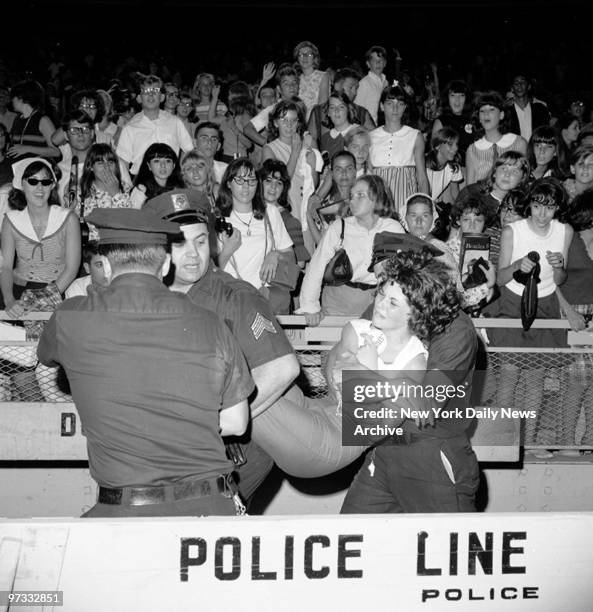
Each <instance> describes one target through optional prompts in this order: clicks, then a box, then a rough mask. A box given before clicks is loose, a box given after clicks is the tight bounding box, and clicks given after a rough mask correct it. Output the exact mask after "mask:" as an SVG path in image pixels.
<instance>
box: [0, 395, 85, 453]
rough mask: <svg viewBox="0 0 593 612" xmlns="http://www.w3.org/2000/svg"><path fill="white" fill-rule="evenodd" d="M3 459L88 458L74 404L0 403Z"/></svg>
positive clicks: (0, 442) (0, 451)
mask: <svg viewBox="0 0 593 612" xmlns="http://www.w3.org/2000/svg"><path fill="white" fill-rule="evenodd" d="M0 416H1V418H0V460H2V461H15V460H16V461H53V460H56V461H76V460H81V461H86V460H87V450H86V439H85V438H84V436H83V435H82V431H81V425H80V418H79V416H78V413H77V412H76V408H75V406H74V404H72V403H66V402H64V403H56V404H43V403H26V402H11V403H6V404H2V405H0Z"/></svg>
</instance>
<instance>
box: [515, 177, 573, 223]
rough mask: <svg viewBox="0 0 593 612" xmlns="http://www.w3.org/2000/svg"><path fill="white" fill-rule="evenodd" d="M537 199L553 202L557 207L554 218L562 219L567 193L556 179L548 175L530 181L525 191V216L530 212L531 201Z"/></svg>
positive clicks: (564, 212) (565, 207) (566, 202)
mask: <svg viewBox="0 0 593 612" xmlns="http://www.w3.org/2000/svg"><path fill="white" fill-rule="evenodd" d="M538 199H542V200H543V199H545V200H548V201H550V202H553V203H554V204H555V205H556V206H557V207H558V208H557V209H556V212H555V213H554V218H555V219H564V215H565V214H566V209H567V205H568V194H567V193H566V190H565V189H564V187H563V186H562V183H561V182H560V181H559V180H558V179H555V178H553V177H551V176H548V177H545V178H541V179H538V180H537V181H533V183H531V185H530V186H529V191H528V192H527V200H526V203H527V205H526V208H525V214H526V215H527V216H529V215H530V214H531V210H530V205H531V203H532V202H533V201H536V202H537V200H538Z"/></svg>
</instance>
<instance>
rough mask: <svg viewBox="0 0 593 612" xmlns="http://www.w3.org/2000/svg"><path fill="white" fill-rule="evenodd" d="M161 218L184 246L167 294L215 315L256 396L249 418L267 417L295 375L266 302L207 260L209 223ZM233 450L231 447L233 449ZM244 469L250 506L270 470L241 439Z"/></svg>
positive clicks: (176, 214)
mask: <svg viewBox="0 0 593 612" xmlns="http://www.w3.org/2000/svg"><path fill="white" fill-rule="evenodd" d="M159 214H160V215H161V216H163V217H164V218H167V219H171V220H173V221H175V222H176V223H179V224H180V226H181V230H182V232H183V235H184V238H185V240H184V241H183V242H180V243H177V244H174V245H173V249H172V260H173V266H172V274H171V275H170V276H171V277H172V278H170V279H168V278H166V279H165V282H168V281H170V282H171V289H172V290H174V291H179V292H181V293H186V294H187V296H188V297H189V298H190V299H191V300H192V301H193V302H194V303H195V304H198V305H199V306H202V307H204V308H206V309H208V310H210V311H211V312H215V313H216V314H217V315H218V316H219V317H220V318H221V319H222V320H223V321H224V322H225V323H226V325H227V327H228V328H229V330H230V331H231V332H232V334H233V336H234V337H235V339H236V340H237V341H238V343H239V346H240V347H241V349H242V351H243V354H244V356H245V359H246V361H247V365H248V366H249V370H250V372H251V376H252V378H253V380H254V382H255V387H256V391H255V393H254V394H253V395H252V396H251V397H250V401H249V405H250V410H251V416H252V417H257V416H258V415H260V414H261V413H263V412H264V411H266V410H267V409H268V408H269V407H270V406H271V405H272V404H273V403H274V402H275V401H276V400H277V399H278V398H279V397H280V396H281V395H282V394H283V393H284V392H285V391H286V389H287V388H288V387H289V386H290V384H291V383H292V381H293V380H294V379H295V378H296V376H297V375H298V373H299V364H298V361H297V358H296V355H295V353H294V350H293V348H292V346H291V344H290V342H289V341H288V339H287V338H286V335H285V334H284V331H283V329H282V328H281V327H280V325H279V323H278V321H277V320H276V318H275V317H274V315H273V314H272V312H271V310H270V307H269V305H268V302H267V301H266V300H265V299H264V298H263V296H262V295H261V294H260V293H259V292H258V291H257V290H256V289H255V288H254V287H253V286H252V285H250V284H249V283H246V282H245V281H242V280H238V279H235V278H233V277H232V276H231V275H230V274H227V273H226V272H223V271H222V270H220V269H218V268H217V267H216V266H215V265H214V264H213V262H212V261H211V259H210V242H209V239H210V240H211V232H210V231H209V227H210V226H209V223H208V222H209V219H207V218H206V217H205V216H204V215H203V214H202V213H199V212H196V211H195V210H194V209H192V208H191V207H187V208H185V209H184V210H182V209H177V210H175V209H174V208H173V206H170V207H168V208H167V207H164V206H161V207H159ZM235 448H236V447H235ZM239 452H240V453H241V454H242V455H243V457H242V459H243V461H244V463H243V464H242V465H238V466H237V473H238V480H239V490H240V492H241V495H242V497H243V499H244V500H246V501H249V500H250V498H251V497H252V495H253V493H254V492H255V490H256V489H257V487H258V486H259V485H260V484H261V483H262V482H263V480H264V479H265V477H266V476H267V475H268V473H269V472H270V470H271V469H272V467H273V465H274V462H273V460H272V459H271V458H270V456H269V455H268V454H267V453H265V452H264V451H263V450H262V449H261V448H260V447H259V446H257V445H256V444H255V443H254V442H253V441H252V440H251V438H250V432H248V434H247V435H246V436H243V437H242V438H241V439H240V445H239Z"/></svg>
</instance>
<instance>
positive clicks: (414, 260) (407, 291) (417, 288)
mask: <svg viewBox="0 0 593 612" xmlns="http://www.w3.org/2000/svg"><path fill="white" fill-rule="evenodd" d="M383 271H384V273H385V275H386V277H387V280H386V281H385V283H389V282H396V283H397V284H398V285H399V287H400V288H401V290H402V293H403V294H404V295H405V296H406V299H407V300H408V303H409V305H410V319H409V321H408V324H409V326H410V329H411V330H412V331H413V332H414V334H416V336H418V338H420V340H423V341H425V342H426V341H429V340H431V339H432V338H433V337H434V336H435V335H437V334H440V333H442V332H443V331H444V330H445V329H446V327H447V326H448V325H449V324H450V323H451V321H453V320H454V319H455V317H456V316H457V314H458V312H459V310H460V303H459V294H458V291H457V286H456V285H455V281H454V280H453V279H452V277H451V271H450V270H449V268H448V266H447V265H446V264H445V263H444V262H442V261H439V260H437V259H434V256H433V255H432V254H431V253H430V251H429V250H428V249H423V250H422V252H420V253H418V252H417V251H412V250H409V251H402V252H400V253H398V254H397V255H394V256H392V257H390V258H389V259H387V260H385V263H384V267H383ZM385 283H382V285H381V286H383V285H384V284H385Z"/></svg>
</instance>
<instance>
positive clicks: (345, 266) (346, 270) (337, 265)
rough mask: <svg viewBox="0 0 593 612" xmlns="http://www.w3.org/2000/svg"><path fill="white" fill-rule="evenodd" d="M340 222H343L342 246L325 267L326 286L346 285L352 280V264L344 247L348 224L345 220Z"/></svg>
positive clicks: (324, 279) (324, 280)
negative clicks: (345, 231) (345, 230)
mask: <svg viewBox="0 0 593 612" xmlns="http://www.w3.org/2000/svg"><path fill="white" fill-rule="evenodd" d="M340 220H341V222H342V233H341V234H340V246H339V247H338V249H336V252H335V253H334V256H333V257H332V258H331V259H330V260H329V261H328V263H327V266H325V272H324V273H323V282H324V283H325V284H326V285H334V286H338V285H344V284H345V283H347V282H348V281H351V280H352V274H353V272H352V264H351V263H350V258H349V257H348V253H346V249H345V248H344V247H343V244H344V229H345V227H346V224H345V223H344V219H340Z"/></svg>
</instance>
